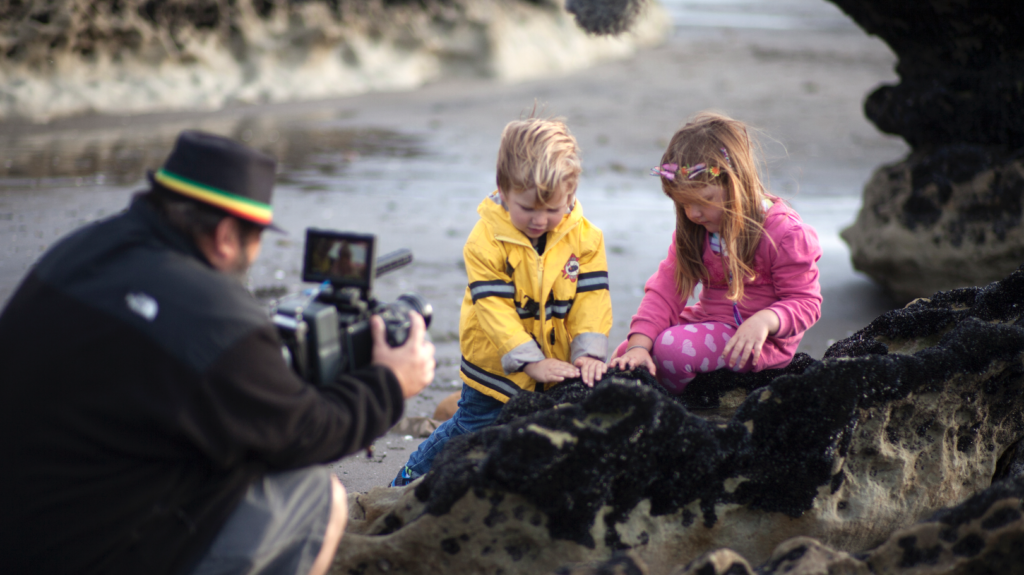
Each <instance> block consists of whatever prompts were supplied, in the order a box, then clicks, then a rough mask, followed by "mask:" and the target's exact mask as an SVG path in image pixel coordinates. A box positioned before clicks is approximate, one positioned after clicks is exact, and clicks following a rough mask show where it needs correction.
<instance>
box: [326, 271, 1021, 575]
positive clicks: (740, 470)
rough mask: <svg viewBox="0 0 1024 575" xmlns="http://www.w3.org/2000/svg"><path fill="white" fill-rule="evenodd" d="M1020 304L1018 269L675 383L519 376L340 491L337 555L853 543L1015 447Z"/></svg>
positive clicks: (941, 499)
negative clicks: (345, 503)
mask: <svg viewBox="0 0 1024 575" xmlns="http://www.w3.org/2000/svg"><path fill="white" fill-rule="evenodd" d="M1022 306H1024V270H1020V271H1017V272H1015V273H1014V274H1012V275H1011V276H1010V277H1008V278H1007V279H1006V280H1005V281H1003V282H999V283H996V284H993V285H991V286H988V287H986V288H984V289H981V288H973V289H963V290H956V291H953V292H948V293H939V294H936V295H935V296H934V297H933V298H932V299H930V300H922V301H918V302H915V303H914V304H912V305H911V306H908V307H907V308H904V309H901V310H897V311H894V312H890V313H887V314H885V315H883V316H881V317H880V318H878V319H876V320H875V321H874V322H872V323H871V324H870V325H869V326H868V327H866V328H865V329H864V330H861V331H860V332H858V333H857V334H855V335H854V336H852V337H851V338H848V339H846V340H843V341H841V342H838V343H837V344H835V345H834V346H833V347H832V348H830V349H829V351H828V353H827V354H826V358H825V359H824V360H823V361H820V362H819V361H814V360H810V359H809V358H806V357H802V358H800V359H799V361H797V362H795V363H794V364H793V365H791V366H790V368H788V369H787V370H783V371H781V372H777V373H771V374H765V373H760V374H744V375H738V374H730V373H727V372H717V373H714V374H711V375H708V376H704V377H702V378H700V379H699V380H696V381H694V382H693V383H691V388H692V389H691V390H688V393H687V396H685V397H681V398H673V397H670V396H668V395H666V394H665V393H664V392H663V391H662V390H661V388H660V387H658V386H657V384H656V383H654V382H653V381H652V380H651V378H650V377H649V375H647V374H646V372H644V371H642V370H638V371H637V372H635V373H632V374H624V373H618V374H612V375H610V376H609V377H606V378H605V379H604V380H603V381H602V382H601V383H599V384H598V385H597V386H595V388H594V389H593V390H588V389H587V388H585V387H583V386H582V385H581V384H579V383H578V382H573V383H569V384H566V385H562V386H559V387H558V388H555V389H554V390H552V391H551V392H549V393H546V394H543V395H524V397H522V398H518V399H517V400H515V401H512V402H510V403H509V404H508V405H507V406H506V408H505V410H504V412H503V413H502V416H501V419H500V421H499V424H498V425H496V426H494V427H491V428H488V429H485V430H482V431H481V432H478V433H475V434H471V435H468V436H463V437H461V438H459V439H457V440H453V441H452V442H451V443H450V444H449V445H448V447H446V449H445V451H444V452H443V453H442V455H441V456H440V457H439V459H438V460H437V462H436V464H435V470H434V472H432V473H430V474H428V475H427V476H426V477H425V478H423V479H422V480H420V481H419V482H416V483H414V484H413V485H411V486H409V487H408V488H405V489H403V490H384V489H381V490H375V491H371V492H370V493H369V494H365V495H358V496H354V497H353V500H352V502H351V507H352V508H353V509H354V510H355V512H354V514H353V517H352V520H351V521H350V533H349V534H348V535H346V541H347V543H346V545H344V546H343V548H342V549H341V550H340V551H339V555H338V558H337V563H336V567H337V568H338V571H337V572H339V573H346V572H347V571H346V569H354V570H356V571H358V572H361V573H365V574H370V573H378V572H381V573H382V572H384V571H387V572H389V573H403V572H416V573H442V572H495V571H496V570H499V569H500V570H502V571H503V572H504V573H536V572H543V571H545V570H547V571H553V570H555V569H557V568H558V567H560V566H562V565H566V564H569V563H588V562H595V561H601V560H607V559H609V558H610V557H611V556H612V554H613V553H615V552H618V551H624V550H631V552H632V553H633V556H635V557H636V558H637V559H640V560H642V562H644V563H646V565H647V566H648V567H649V569H650V572H651V573H667V572H668V571H669V570H670V569H673V568H675V567H677V566H679V565H682V564H685V563H686V562H688V561H690V560H692V559H695V558H697V557H698V556H700V555H701V554H702V553H705V552H708V551H710V550H713V549H716V548H719V547H730V548H732V549H734V550H735V551H736V552H737V553H739V555H741V556H743V557H747V558H748V559H749V560H750V561H753V562H755V563H760V562H763V561H766V560H768V559H769V558H770V557H771V554H772V550H773V549H774V548H775V547H776V546H777V545H779V544H780V543H781V542H783V541H785V540H787V539H790V538H792V537H794V536H810V537H815V538H817V539H818V540H820V541H821V542H822V543H823V544H824V545H827V546H832V547H835V548H838V549H841V550H844V552H859V551H862V550H864V549H867V548H870V547H873V546H875V545H878V544H880V543H883V542H884V541H885V540H886V538H887V537H888V536H889V535H890V534H891V533H892V532H893V531H894V530H896V529H901V528H905V527H908V526H910V525H912V524H913V523H914V522H915V521H918V520H921V519H924V518H926V517H928V516H930V515H932V514H933V513H934V512H935V511H936V510H937V509H940V508H942V507H945V506H949V505H955V504H957V503H959V502H961V501H964V500H965V499H967V498H968V497H970V496H971V495H973V494H974V493H977V492H978V491H980V490H982V489H985V488H987V487H988V486H989V485H990V484H991V482H992V481H993V478H996V479H998V478H999V477H1000V476H1001V475H1002V474H1006V473H1010V472H1012V470H1013V469H1015V466H1017V465H1019V458H1018V455H1017V445H1018V442H1019V441H1020V439H1021V438H1022V437H1024V391H1022V389H1024V388H1022V385H1024V365H1022V360H1024V327H1022V326H1021V325H1019V324H1020V322H1021V316H1022V311H1024V307H1022ZM740 397H742V400H740V401H737V399H738V398H740ZM687 402H689V407H688V404H687ZM395 549H404V550H414V551H410V553H409V555H408V557H406V556H404V554H396V553H394V552H393V550H395ZM382 557H387V569H379V568H376V567H374V566H375V565H376V564H377V563H378V562H379V559H380V558H382Z"/></svg>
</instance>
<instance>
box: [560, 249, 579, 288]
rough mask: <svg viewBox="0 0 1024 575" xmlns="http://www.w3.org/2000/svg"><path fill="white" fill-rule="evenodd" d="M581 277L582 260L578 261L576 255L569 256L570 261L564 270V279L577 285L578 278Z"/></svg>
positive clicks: (566, 263)
mask: <svg viewBox="0 0 1024 575" xmlns="http://www.w3.org/2000/svg"><path fill="white" fill-rule="evenodd" d="M579 275H580V260H578V259H576V254H572V255H571V256H569V261H567V262H565V267H564V268H562V277H563V278H565V279H567V280H569V281H571V282H573V283H576V277H577V276H579Z"/></svg>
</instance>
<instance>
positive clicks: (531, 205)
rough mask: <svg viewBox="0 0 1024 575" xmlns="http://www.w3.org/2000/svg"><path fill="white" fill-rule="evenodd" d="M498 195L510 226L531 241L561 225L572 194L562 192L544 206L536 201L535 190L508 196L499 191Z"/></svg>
mask: <svg viewBox="0 0 1024 575" xmlns="http://www.w3.org/2000/svg"><path fill="white" fill-rule="evenodd" d="M498 193H499V194H501V199H502V201H504V202H505V205H506V206H507V207H508V215H509V217H510V218H511V219H512V225H513V226H515V227H516V229H517V230H519V231H521V232H523V233H524V234H526V236H527V237H529V238H530V239H531V240H535V239H537V238H539V237H541V236H543V235H544V234H546V233H548V232H550V231H551V230H553V229H555V227H557V226H558V224H559V223H561V221H562V217H563V216H565V214H567V213H569V206H570V205H571V204H572V197H573V194H569V193H565V192H562V193H561V194H558V195H557V196H556V197H553V198H551V203H550V204H549V205H544V204H542V203H540V202H539V201H537V189H536V188H530V189H528V190H524V191H521V192H512V193H510V194H506V193H505V192H504V191H503V190H499V191H498Z"/></svg>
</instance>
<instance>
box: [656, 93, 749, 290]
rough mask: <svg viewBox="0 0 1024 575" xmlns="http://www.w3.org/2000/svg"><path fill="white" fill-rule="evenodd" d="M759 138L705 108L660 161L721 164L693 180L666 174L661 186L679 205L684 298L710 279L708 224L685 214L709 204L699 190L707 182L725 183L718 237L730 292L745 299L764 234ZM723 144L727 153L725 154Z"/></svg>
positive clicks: (679, 261) (679, 265) (679, 257)
mask: <svg viewBox="0 0 1024 575" xmlns="http://www.w3.org/2000/svg"><path fill="white" fill-rule="evenodd" d="M755 146H756V143H755V142H754V141H753V140H752V139H751V137H750V135H749V134H748V131H747V127H746V126H745V125H744V124H743V123H742V122H739V121H737V120H733V119H732V118H729V117H727V116H724V115H721V114H717V113H713V112H701V113H700V114H697V115H696V116H695V117H694V118H693V119H692V120H691V121H690V122H688V123H687V124H686V125H684V126H683V127H682V128H680V129H679V130H678V131H676V133H675V135H673V136H672V140H671V141H670V142H669V144H668V148H667V149H666V150H665V153H664V155H662V157H661V163H662V165H663V166H664V164H677V165H679V166H695V165H697V164H701V163H703V164H705V166H707V167H708V168H712V167H715V168H718V169H719V170H720V172H719V175H718V176H714V175H712V173H711V170H706V171H704V172H703V173H701V174H699V175H697V176H696V177H695V178H694V179H692V180H691V179H688V178H687V176H686V175H685V174H676V176H675V178H674V180H669V179H668V178H665V177H664V176H662V178H661V186H662V190H663V191H664V192H665V195H667V196H668V197H669V198H671V199H672V201H673V202H674V203H675V208H676V278H675V279H676V286H677V287H678V288H679V291H680V293H681V294H682V295H683V297H689V296H690V295H692V294H693V289H694V287H696V285H697V282H699V281H700V280H701V279H705V280H706V279H710V278H709V274H708V270H707V268H706V267H705V266H704V262H703V260H702V257H701V256H702V254H703V253H704V235H705V229H704V227H703V226H701V225H699V224H695V223H693V222H691V221H690V219H689V218H687V217H686V210H685V209H684V206H685V205H688V204H692V205H698V206H701V207H704V206H711V204H710V203H709V202H708V201H707V200H705V199H703V198H702V197H701V196H700V195H699V192H700V191H701V190H702V189H704V188H705V187H706V186H709V185H715V186H721V187H722V190H723V192H724V193H723V200H724V201H723V206H722V207H723V212H722V223H721V227H720V229H719V236H720V237H721V242H722V253H723V254H724V256H727V257H723V260H724V261H723V264H724V265H723V268H724V269H725V270H726V271H727V272H728V274H729V278H727V280H728V281H729V291H728V295H727V297H728V298H729V299H730V300H732V301H734V302H738V301H740V300H741V299H743V280H744V279H745V278H746V279H753V278H754V276H755V274H754V255H755V253H756V252H757V245H758V243H759V242H760V240H761V237H762V235H763V234H764V216H765V214H764V209H763V207H762V205H761V201H762V199H763V198H764V197H765V189H764V185H763V184H762V183H761V178H760V176H759V175H758V166H757V162H756V158H755V154H754V148H755ZM723 149H724V150H725V152H724V153H723Z"/></svg>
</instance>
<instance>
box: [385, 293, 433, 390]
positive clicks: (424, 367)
mask: <svg viewBox="0 0 1024 575" xmlns="http://www.w3.org/2000/svg"><path fill="white" fill-rule="evenodd" d="M409 318H410V319H411V320H412V326H410V328H409V339H407V340H406V341H405V343H404V344H403V345H402V346H400V347H391V346H389V345H388V341H387V339H386V338H385V334H384V320H382V319H381V318H380V316H378V315H375V316H373V317H371V318H370V334H371V335H372V336H373V363H374V364H375V365H383V366H385V367H387V368H389V369H390V370H391V371H392V373H394V374H395V377H396V378H397V379H398V384H399V385H400V386H401V387H402V395H404V396H405V398H406V399H409V398H410V397H412V396H414V395H416V394H417V393H419V392H421V391H423V388H424V387H426V386H428V385H430V382H431V381H433V380H434V367H435V366H436V365H437V362H436V361H434V344H433V343H431V342H430V341H428V340H427V339H426V337H425V335H426V332H427V328H426V324H425V323H424V321H423V316H421V315H420V314H418V313H416V312H411V313H410V314H409Z"/></svg>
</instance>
